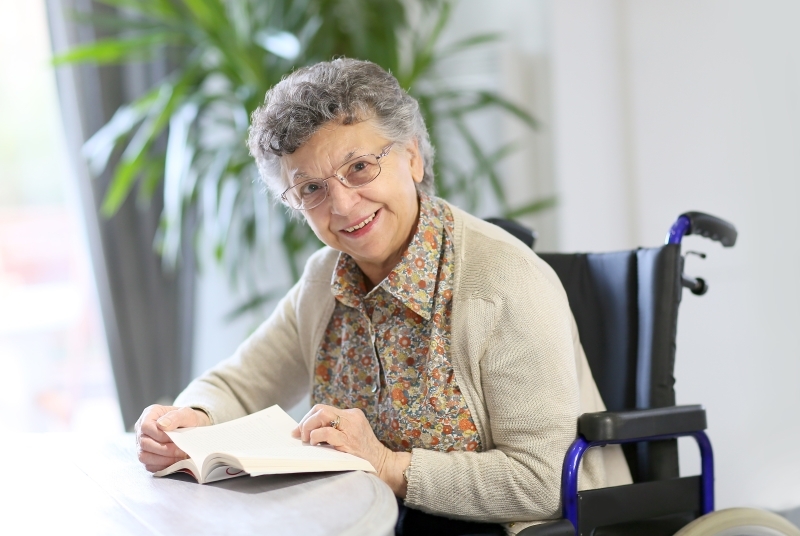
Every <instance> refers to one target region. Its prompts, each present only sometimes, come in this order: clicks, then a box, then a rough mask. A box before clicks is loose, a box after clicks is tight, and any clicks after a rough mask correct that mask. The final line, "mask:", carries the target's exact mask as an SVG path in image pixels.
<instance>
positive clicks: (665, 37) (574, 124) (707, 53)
mask: <svg viewBox="0 0 800 536" xmlns="http://www.w3.org/2000/svg"><path fill="white" fill-rule="evenodd" d="M798 27H800V3H798V2H795V1H793V0H773V1H767V2H765V1H757V0H748V1H728V0H718V1H700V2H697V1H675V0H658V1H656V0H650V1H648V2H635V1H630V2H626V1H613V0H602V1H594V2H591V3H589V2H581V1H578V0H559V1H555V2H553V20H552V28H553V58H552V62H553V73H554V74H553V76H554V83H553V92H554V97H553V98H554V102H555V108H554V112H553V114H554V121H555V131H556V135H555V145H556V151H555V154H556V167H555V172H556V182H557V184H558V189H559V193H560V196H561V205H560V210H559V224H560V227H559V231H560V241H559V245H560V247H561V248H562V249H563V250H575V249H588V250H603V249H608V248H618V247H619V248H621V247H632V246H636V245H655V244H658V243H660V242H661V240H663V237H664V234H665V233H666V231H667V229H668V227H669V224H670V223H671V221H672V220H673V219H674V217H675V216H677V215H678V214H680V213H681V212H682V211H685V210H702V211H707V212H710V213H712V214H716V215H719V216H721V217H724V218H727V219H729V220H730V221H732V222H733V223H735V224H736V225H737V227H738V229H739V231H740V238H739V242H738V244H737V245H736V247H735V248H734V249H730V250H723V248H721V247H720V246H719V245H718V244H716V243H711V242H709V241H706V240H701V239H698V238H694V237H690V238H689V239H687V240H686V242H685V244H686V247H687V248H688V249H699V250H702V251H706V252H707V253H708V254H709V258H708V259H707V260H705V261H699V260H694V259H693V260H690V261H688V267H687V268H688V271H689V272H690V273H693V274H699V275H702V276H704V277H705V278H706V279H707V280H708V281H709V282H710V285H711V288H710V291H709V293H708V294H707V295H706V296H704V297H702V298H696V297H694V296H692V295H691V294H688V293H686V294H685V296H684V302H683V304H682V308H681V317H680V322H679V328H678V356H677V366H676V377H677V385H676V389H677V393H678V402H679V403H698V402H699V403H703V404H704V405H705V406H706V408H707V409H708V416H709V425H710V426H709V435H710V436H711V439H712V441H713V443H714V446H715V453H716V464H717V497H718V506H719V507H728V506H737V505H750V506H760V507H766V508H772V509H787V508H790V507H795V506H797V505H800V484H798V482H800V459H798V457H797V456H796V455H795V452H796V451H797V450H798V449H797V446H796V445H798V444H799V443H800V417H799V416H798V411H800V359H799V358H800V335H798V333H800V330H798V326H800V308H799V307H798V305H797V304H798V302H800V283H799V282H798V265H799V264H800V246H798V243H797V239H796V236H797V235H798V234H799V233H800V210H798V206H797V205H798V202H799V201H800V32H798V30H797V28H798ZM681 456H682V469H684V470H686V471H687V472H696V471H697V469H698V467H699V465H698V463H697V457H696V449H695V447H694V446H693V445H691V443H683V442H682V444H681Z"/></svg>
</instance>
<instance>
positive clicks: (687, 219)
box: [666, 212, 738, 248]
mask: <svg viewBox="0 0 800 536" xmlns="http://www.w3.org/2000/svg"><path fill="white" fill-rule="evenodd" d="M687 235H700V236H704V237H706V238H710V239H711V240H715V241H717V242H719V243H721V244H722V245H723V246H724V247H726V248H730V247H733V246H734V244H736V237H737V236H738V232H737V231H736V227H734V226H733V224H732V223H729V222H727V221H725V220H723V219H722V218H717V217H716V216H712V215H711V214H706V213H704V212H685V213H683V214H681V215H680V216H678V219H677V220H676V221H675V223H673V224H672V227H670V229H669V234H667V239H666V243H667V244H680V243H681V240H683V237H684V236H687Z"/></svg>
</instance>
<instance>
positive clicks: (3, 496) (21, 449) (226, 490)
mask: <svg viewBox="0 0 800 536" xmlns="http://www.w3.org/2000/svg"><path fill="white" fill-rule="evenodd" d="M0 456H2V460H3V462H4V464H3V465H4V467H3V473H4V476H5V478H4V483H3V486H2V490H3V491H2V492H0V516H2V517H0V519H3V528H4V530H5V529H6V528H12V527H13V530H12V532H9V533H8V534H12V533H13V534H50V533H66V534H72V533H80V534H82V535H90V534H104V535H105V534H118V535H143V534H158V535H165V536H166V535H173V534H174V535H178V534H180V535H183V534H225V535H228V534H255V533H258V534H275V535H283V534H286V535H289V534H292V535H294V534H309V535H320V536H322V535H325V536H327V535H347V536H350V535H352V536H358V535H370V536H373V535H390V534H394V525H395V522H396V520H397V503H396V500H395V497H394V495H393V494H392V491H391V490H390V489H389V487H388V486H386V485H385V484H384V483H383V482H382V481H381V480H380V479H378V478H377V477H376V476H375V475H373V474H369V473H363V472H347V473H306V474H298V475H273V476H260V477H241V478H233V479H230V480H224V481H221V482H214V483H211V484H203V485H200V484H197V482H195V480H194V479H193V478H191V477H189V476H188V475H183V474H180V475H172V476H168V477H164V478H155V477H153V476H152V475H150V473H148V472H147V471H145V470H144V468H143V467H142V466H141V464H139V462H138V460H137V459H136V447H135V442H134V438H133V435H132V434H125V435H119V436H113V437H90V436H75V435H70V434H23V435H4V436H2V437H0Z"/></svg>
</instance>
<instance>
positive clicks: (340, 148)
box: [281, 120, 424, 284]
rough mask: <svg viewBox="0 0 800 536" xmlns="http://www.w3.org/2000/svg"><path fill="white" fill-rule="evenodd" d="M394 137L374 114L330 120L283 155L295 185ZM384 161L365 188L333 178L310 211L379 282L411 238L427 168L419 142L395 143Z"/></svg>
mask: <svg viewBox="0 0 800 536" xmlns="http://www.w3.org/2000/svg"><path fill="white" fill-rule="evenodd" d="M389 143H390V141H389V140H387V139H386V138H385V137H383V136H382V135H381V134H380V133H379V132H378V130H377V129H376V128H375V126H374V124H373V122H372V121H370V120H368V121H362V122H360V123H356V124H352V125H341V124H338V123H333V122H332V123H328V124H327V125H325V126H323V127H322V128H321V129H320V130H319V131H317V132H316V133H315V134H314V135H313V136H312V137H311V138H310V139H309V140H308V141H307V142H306V143H305V144H303V145H302V146H301V147H300V148H299V149H297V150H296V151H295V152H294V153H292V154H289V155H285V156H284V157H283V158H281V165H282V169H283V173H284V177H285V178H286V179H287V181H288V184H289V185H292V184H296V183H298V182H302V181H303V180H308V178H325V177H330V176H331V175H333V174H334V172H335V171H336V170H337V169H338V168H339V166H341V165H342V164H344V163H345V161H347V160H348V159H349V158H354V157H357V156H361V155H365V154H375V155H377V154H380V152H381V151H382V150H383V149H384V148H385V147H386V146H387V145H389ZM380 166H381V172H380V175H378V177H377V178H376V179H375V180H373V181H372V182H370V183H369V184H366V185H364V186H362V187H360V188H348V187H346V186H344V185H343V184H342V183H340V182H339V181H338V180H336V179H330V180H328V197H327V198H326V199H325V201H323V202H322V204H321V205H319V206H317V207H314V208H312V209H310V210H306V211H304V214H305V217H306V221H308V223H309V225H310V226H311V228H312V229H313V230H314V233H315V234H316V235H317V237H318V238H319V239H320V240H321V241H322V242H324V243H325V244H327V245H328V246H330V247H332V248H333V249H337V250H339V251H343V252H345V253H347V254H349V255H350V256H351V257H353V259H354V260H355V261H356V264H358V266H359V267H360V268H361V270H362V271H363V272H364V274H365V275H366V276H367V277H368V278H369V280H370V281H371V282H372V283H373V284H377V283H379V282H380V281H381V280H383V279H384V278H385V277H386V276H387V275H388V274H389V272H391V271H392V269H393V268H394V267H395V265H396V264H397V263H398V262H399V261H400V258H401V256H402V254H403V252H404V251H405V249H406V246H407V245H408V243H409V241H410V239H411V236H412V234H413V232H414V230H415V228H416V222H417V212H418V210H419V206H418V201H417V191H416V187H415V183H419V182H421V181H422V177H423V174H424V173H423V163H422V158H421V156H420V154H419V151H418V148H417V144H416V142H413V143H410V144H408V146H407V147H404V146H403V145H401V144H395V145H394V146H393V147H392V150H391V151H390V152H389V154H388V155H387V156H385V157H384V158H382V159H381V161H380ZM364 222H367V223H366V225H364V226H363V227H360V228H358V229H353V228H354V227H357V226H359V225H361V224H362V223H364ZM348 229H350V230H348Z"/></svg>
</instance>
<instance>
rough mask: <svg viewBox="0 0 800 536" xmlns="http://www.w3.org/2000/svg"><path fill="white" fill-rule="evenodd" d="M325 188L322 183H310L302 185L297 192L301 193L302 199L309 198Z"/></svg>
mask: <svg viewBox="0 0 800 536" xmlns="http://www.w3.org/2000/svg"><path fill="white" fill-rule="evenodd" d="M322 188H323V186H322V183H320V182H319V181H308V182H304V183H303V184H300V185H299V186H298V188H297V190H298V191H299V192H300V197H309V196H312V195H314V194H316V193H317V192H319V191H320V190H321V189H322Z"/></svg>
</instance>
